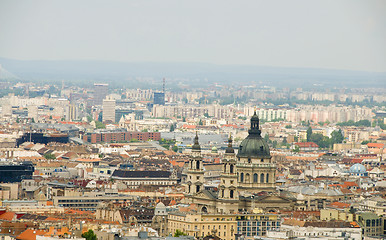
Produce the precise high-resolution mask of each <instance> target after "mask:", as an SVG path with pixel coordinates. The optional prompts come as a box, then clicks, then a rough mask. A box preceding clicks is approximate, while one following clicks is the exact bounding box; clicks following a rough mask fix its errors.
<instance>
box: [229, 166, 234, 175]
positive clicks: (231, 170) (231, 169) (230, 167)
mask: <svg viewBox="0 0 386 240" xmlns="http://www.w3.org/2000/svg"><path fill="white" fill-rule="evenodd" d="M229 171H230V173H233V164H231V165H230V166H229Z"/></svg>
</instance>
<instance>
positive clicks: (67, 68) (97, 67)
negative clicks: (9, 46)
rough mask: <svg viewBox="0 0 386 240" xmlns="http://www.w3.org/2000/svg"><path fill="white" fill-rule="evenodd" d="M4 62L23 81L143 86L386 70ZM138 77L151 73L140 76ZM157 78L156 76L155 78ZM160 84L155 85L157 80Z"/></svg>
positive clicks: (310, 83) (370, 79) (314, 80)
mask: <svg viewBox="0 0 386 240" xmlns="http://www.w3.org/2000/svg"><path fill="white" fill-rule="evenodd" d="M0 65H1V66H2V67H3V68H4V69H7V72H8V71H9V72H10V73H12V74H13V75H14V76H17V77H18V78H20V79H21V80H24V81H38V82H45V81H52V82H55V81H62V80H64V81H66V82H69V83H76V84H89V83H91V82H107V83H110V84H112V85H117V86H120V85H125V86H132V87H139V86H141V84H142V85H143V84H151V85H152V86H153V87H154V86H157V87H160V86H161V81H160V79H162V78H163V77H167V78H168V79H171V80H170V81H169V80H168V84H169V87H170V86H177V85H184V86H186V85H187V86H190V87H197V86H199V87H202V86H208V85H211V84H213V83H219V84H228V85H230V84H234V85H248V84H261V85H267V86H276V87H290V88H291V87H306V88H307V87H315V86H316V87H347V88H354V87H386V72H382V73H375V72H364V71H349V70H333V69H313V68H285V67H267V66H252V65H216V64H208V63H159V62H144V63H130V62H113V61H78V60H76V61H75V60H74V61H40V60H36V61H22V60H13V59H6V58H0ZM136 77H142V78H147V79H149V80H148V81H145V82H139V81H138V80H136V79H135V78H136ZM151 79H155V80H151ZM154 84H156V85H154Z"/></svg>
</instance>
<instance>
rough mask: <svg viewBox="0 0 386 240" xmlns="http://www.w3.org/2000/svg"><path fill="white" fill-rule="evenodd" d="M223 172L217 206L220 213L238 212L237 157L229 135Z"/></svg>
mask: <svg viewBox="0 0 386 240" xmlns="http://www.w3.org/2000/svg"><path fill="white" fill-rule="evenodd" d="M222 163H223V172H222V173H221V178H220V185H219V193H218V198H219V199H220V200H221V202H220V204H219V205H218V207H217V212H219V213H227V214H229V213H236V212H237V211H238V204H235V203H237V202H238V201H239V194H238V190H237V172H236V163H237V162H236V157H235V151H234V149H233V147H232V138H231V136H229V139H228V147H227V149H226V150H225V155H224V158H223V162H222Z"/></svg>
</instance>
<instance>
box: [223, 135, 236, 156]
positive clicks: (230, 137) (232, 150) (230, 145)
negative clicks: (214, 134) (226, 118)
mask: <svg viewBox="0 0 386 240" xmlns="http://www.w3.org/2000/svg"><path fill="white" fill-rule="evenodd" d="M225 153H235V150H234V149H233V147H232V136H231V134H230V133H229V138H228V147H227V149H226V150H225Z"/></svg>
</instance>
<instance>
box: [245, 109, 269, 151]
mask: <svg viewBox="0 0 386 240" xmlns="http://www.w3.org/2000/svg"><path fill="white" fill-rule="evenodd" d="M248 133H249V135H248V137H247V138H245V139H244V140H243V141H242V142H241V144H240V146H239V152H238V153H237V157H252V158H260V157H270V153H269V147H268V144H267V142H266V141H265V140H264V139H263V138H262V137H261V131H260V129H259V117H258V116H257V115H256V112H255V114H254V115H253V116H252V118H251V129H249V131H248Z"/></svg>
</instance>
